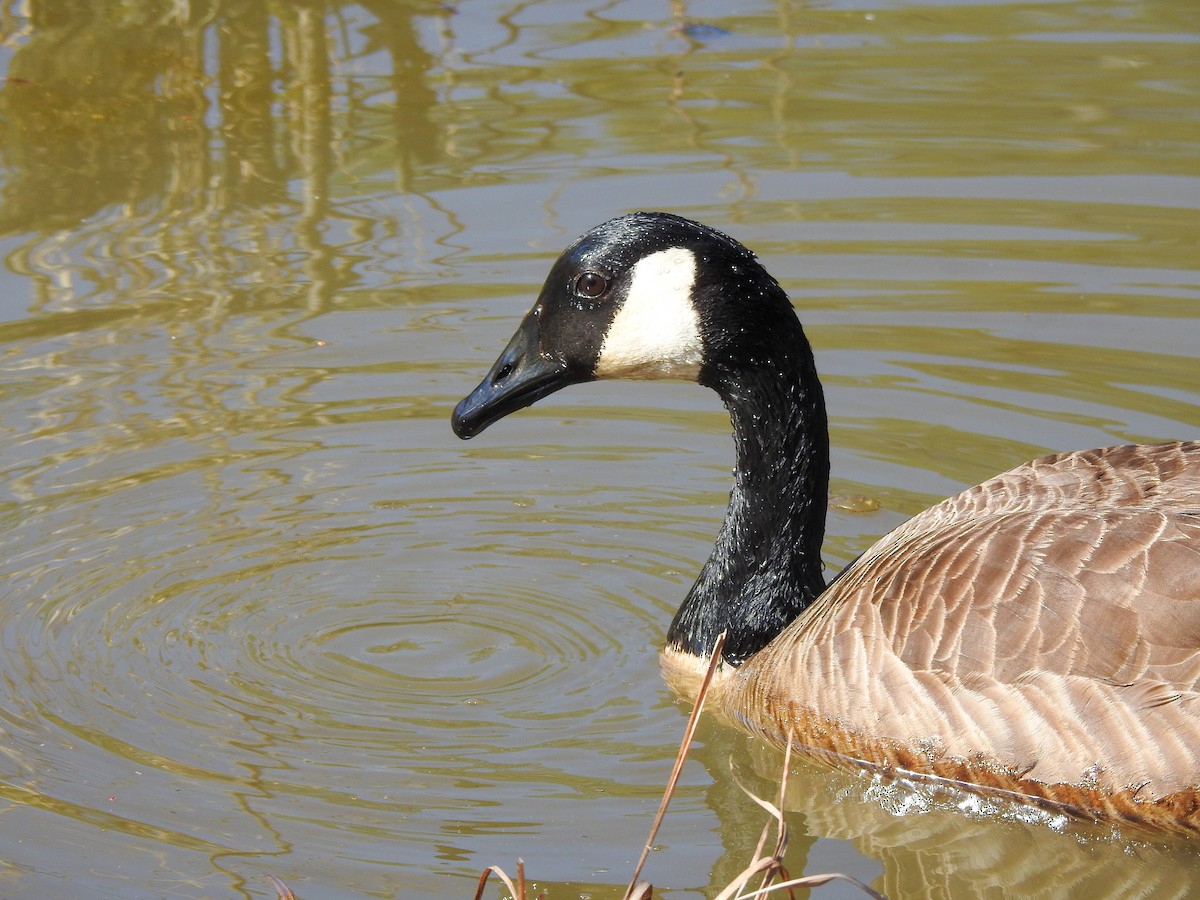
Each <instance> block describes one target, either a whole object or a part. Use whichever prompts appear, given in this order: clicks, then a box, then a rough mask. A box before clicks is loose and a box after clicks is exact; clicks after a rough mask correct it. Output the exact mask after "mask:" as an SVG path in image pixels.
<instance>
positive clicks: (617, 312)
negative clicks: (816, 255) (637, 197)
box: [452, 213, 798, 439]
mask: <svg viewBox="0 0 1200 900" xmlns="http://www.w3.org/2000/svg"><path fill="white" fill-rule="evenodd" d="M780 322H783V323H784V325H785V326H786V327H787V329H788V331H789V333H790V331H791V330H796V329H798V323H797V322H796V317H795V313H794V312H793V311H792V308H791V305H790V303H789V302H788V299H787V296H786V295H785V294H784V292H783V291H782V289H781V288H780V287H779V285H778V284H777V283H776V282H775V280H774V279H773V278H771V276H770V275H768V274H767V272H766V271H765V270H764V269H763V268H762V266H761V265H759V263H758V261H757V260H756V259H755V258H754V254H752V253H751V252H750V251H749V250H747V249H746V248H745V247H743V246H742V245H741V244H739V243H738V242H737V241H735V240H733V239H732V238H730V237H728V236H726V235H724V234H721V233H720V232H719V231H715V230H713V229H711V228H708V227H707V226H704V225H701V224H699V223H697V222H692V221H689V220H688V219H683V218H680V217H679V216H673V215H670V214H668V213H632V214H630V215H626V216H621V217H619V218H616V219H612V220H611V221H608V222H605V223H604V224H603V225H599V226H597V227H596V228H593V229H592V230H591V231H589V232H588V233H587V234H585V235H584V236H583V237H581V238H580V239H579V240H578V241H576V242H575V243H574V244H572V245H571V246H570V247H568V248H567V249H566V250H565V251H564V252H563V254H562V255H561V256H560V257H559V258H558V260H557V262H555V264H554V266H553V268H551V270H550V274H549V276H548V277H547V278H546V283H545V284H544V285H543V287H542V291H541V294H540V295H539V296H538V299H537V302H536V303H535V304H534V305H533V309H531V310H530V311H529V313H528V314H527V315H526V316H525V318H524V320H523V321H522V322H521V325H520V327H519V328H518V329H517V332H516V334H514V335H513V337H512V340H510V341H509V343H508V346H507V347H506V348H505V349H504V352H503V353H501V354H500V357H499V359H497V360H496V362H495V364H494V365H493V366H492V368H491V371H489V372H488V374H487V376H486V377H485V378H484V380H483V381H482V382H481V383H480V384H479V386H478V387H477V388H476V389H475V390H474V391H472V392H471V394H470V395H469V396H468V397H466V398H465V399H464V400H463V401H462V402H461V403H459V404H458V406H457V407H456V408H455V410H454V416H453V418H452V425H453V428H454V433H455V434H457V435H458V436H459V437H460V438H464V439H466V438H470V437H474V436H475V435H477V434H479V432H481V431H483V430H484V429H485V428H487V427H488V426H489V425H491V424H492V423H493V422H495V421H497V420H499V419H501V418H503V417H504V416H507V415H508V414H509V413H513V412H516V411H517V410H519V409H523V408H524V407H526V406H530V405H531V404H533V403H536V402H537V401H538V400H540V399H541V398H543V397H545V396H547V395H549V394H552V393H554V392H555V391H557V390H559V389H560V388H563V387H566V386H567V385H569V384H578V383H581V382H585V381H592V380H594V379H598V378H686V379H691V380H696V381H699V382H700V383H701V384H706V385H709V386H711V387H714V388H716V389H717V390H718V391H720V390H721V385H722V383H723V382H724V381H725V380H726V379H727V378H728V377H729V376H730V374H731V373H734V372H736V371H738V370H740V369H744V368H745V367H747V366H760V365H761V366H765V365H769V360H768V359H767V358H766V356H767V354H765V353H764V351H763V348H765V347H768V346H771V347H774V346H777V345H778V343H779V338H780V336H781V335H780V331H779V323H780ZM788 323H790V324H788Z"/></svg>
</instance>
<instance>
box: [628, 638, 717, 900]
mask: <svg viewBox="0 0 1200 900" xmlns="http://www.w3.org/2000/svg"><path fill="white" fill-rule="evenodd" d="M724 646H725V632H724V631H722V632H721V633H720V634H719V635H717V640H716V643H715V644H713V649H712V654H711V655H710V656H709V658H708V670H707V671H706V672H705V673H704V681H702V682H701V683H700V690H699V691H697V692H696V705H695V706H693V707H692V714H691V715H690V716H689V717H688V723H687V727H686V728H684V730H683V740H682V741H680V742H679V752H678V753H676V754H675V765H674V767H673V768H672V769H671V777H670V778H669V779H668V780H667V789H666V790H665V791H663V798H662V802H660V803H659V804H658V813H657V814H656V815H655V816H654V824H653V825H651V826H650V836H649V837H647V838H646V845H645V846H644V847H642V855H641V857H639V858H638V861H637V865H636V866H635V867H634V869H633V877H632V878H630V879H629V887H628V888H627V889H626V891H625V900H633V891H634V887H635V886H636V885H637V883H638V876H639V875H641V874H642V866H644V865H645V864H646V857H648V856H649V855H650V849H651V847H653V846H654V838H655V835H657V834H658V828H659V826H660V825H662V820H663V816H665V815H666V814H667V806H668V805H669V804H670V802H671V797H672V796H674V794H675V785H676V784H678V783H679V775H680V773H681V772H682V771H683V763H684V760H686V759H687V755H688V750H689V749H690V748H691V746H692V738H693V737H694V736H695V734H696V726H697V725H698V724H699V723H700V711H701V710H702V709H704V698H705V697H707V696H708V688H709V685H711V684H712V679H713V674H714V673H715V672H716V671H717V665H718V664H719V663H720V661H721V650H722V649H723V648H724Z"/></svg>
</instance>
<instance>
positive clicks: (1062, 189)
mask: <svg viewBox="0 0 1200 900" xmlns="http://www.w3.org/2000/svg"><path fill="white" fill-rule="evenodd" d="M693 6H694V8H692V7H693ZM1183 9H1184V7H1182V6H1179V5H1167V4H1157V5H1156V4H1131V3H1122V2H1117V0H1114V2H1111V3H1104V4H1101V5H1099V6H1097V5H1096V4H1083V3H1077V2H1063V3H1058V4H1054V5H1053V6H1050V7H1048V6H1042V7H1031V6H1028V5H1020V4H1010V3H1005V2H995V3H970V4H955V3H942V4H933V5H928V6H922V5H919V4H901V3H877V4H874V5H871V6H870V7H869V8H868V7H861V6H860V7H856V6H853V5H847V4H834V5H828V4H827V5H825V6H816V7H812V6H805V7H796V6H795V5H794V4H788V3H779V4H770V3H766V2H763V3H758V4H751V5H750V6H749V7H747V8H744V9H740V10H739V12H738V15H737V16H733V17H729V18H723V17H720V16H718V15H714V16H710V15H709V13H710V12H712V10H711V9H708V8H703V9H702V8H701V7H700V6H698V5H693V4H677V5H675V6H673V7H672V8H671V10H670V11H669V13H668V12H663V11H658V10H653V11H652V10H649V9H648V8H646V9H643V8H642V7H641V6H640V5H638V4H615V5H614V4H605V3H600V4H597V3H593V2H588V0H579V2H575V0H572V2H567V3H556V4H544V3H542V4H538V3H511V2H504V0H485V2H479V3H474V4H472V5H471V9H470V10H469V11H468V10H467V9H466V8H465V7H463V8H458V7H456V6H454V5H446V4H438V3H424V2H414V3H405V4H392V3H361V4H357V5H345V4H316V3H307V2H305V3H292V4H267V3H263V2H259V0H227V2H216V0H209V2H196V3H183V4H181V3H166V2H163V3H157V2H145V3H138V4H129V3H119V2H116V0H105V2H101V3H91V4H78V3H74V2H66V0H58V2H50V0H41V2H39V0H28V2H24V3H18V2H15V0H13V2H0V64H2V68H3V71H2V73H0V74H2V75H3V76H4V77H3V81H2V82H0V248H2V250H3V254H4V261H5V265H4V266H3V267H2V268H0V431H2V432H3V438H4V446H5V448H6V449H5V452H4V455H3V459H2V463H0V468H2V471H3V476H4V477H3V482H2V483H3V485H4V488H3V490H2V491H0V522H2V524H3V526H4V527H3V531H2V532H0V533H2V535H3V536H2V537H0V579H2V583H3V585H4V594H3V603H2V605H0V641H2V642H3V644H2V646H3V653H2V654H0V734H2V740H0V835H3V837H4V844H5V846H6V847H7V848H8V850H7V852H6V854H5V859H4V861H3V863H0V893H3V894H4V896H13V897H16V896H31V897H36V896H56V897H67V898H69V897H76V896H77V897H85V896H86V897H93V896H97V895H99V896H162V895H170V896H195V897H207V896H229V895H233V896H247V897H269V896H273V889H272V888H271V886H270V884H269V882H268V881H267V879H266V877H265V873H267V872H272V873H274V874H276V875H278V876H280V877H282V878H284V879H285V880H286V881H287V882H288V883H289V884H290V885H291V886H292V887H293V888H294V889H295V890H296V891H297V892H298V894H299V895H300V896H304V897H335V896H392V895H394V894H396V893H397V892H401V893H407V892H411V893H413V894H414V895H440V896H469V895H470V893H471V892H472V891H473V890H474V888H473V883H474V878H475V875H476V873H477V872H478V871H479V870H480V869H482V868H483V867H484V866H485V865H489V864H492V863H499V864H504V865H506V866H511V864H512V861H513V860H514V859H515V858H516V857H517V856H523V857H525V858H526V859H527V860H528V867H529V871H530V873H531V875H532V876H534V877H536V878H537V879H538V883H539V885H541V886H547V885H549V886H551V887H552V888H553V892H554V894H555V896H558V895H560V894H561V895H563V896H582V895H589V896H592V897H605V896H613V897H615V896H619V894H620V891H621V887H620V886H621V885H622V884H623V882H624V879H625V878H626V877H627V875H628V872H629V869H630V866H631V863H632V860H633V859H634V858H635V857H636V854H637V852H638V850H639V848H640V841H641V836H642V835H643V834H644V833H645V831H646V829H647V828H648V824H649V817H650V815H651V813H652V811H653V808H654V806H655V804H656V803H657V795H658V791H659V789H660V786H661V784H662V782H663V779H664V778H665V775H666V773H667V771H668V770H669V765H670V758H671V757H672V755H673V753H674V749H675V743H676V740H677V737H676V736H677V734H678V732H679V730H680V728H681V727H682V721H683V720H682V716H681V714H680V711H679V710H678V709H677V708H676V707H675V705H674V704H673V702H672V701H671V699H670V698H669V696H668V694H667V691H666V689H665V687H664V686H663V685H662V684H661V682H660V681H659V678H658V674H657V661H656V658H655V652H654V650H655V647H656V646H657V643H658V642H659V641H660V640H661V636H662V634H663V632H664V630H665V628H666V624H667V622H668V621H669V619H670V616H671V613H672V611H673V609H674V606H675V604H676V603H677V602H678V600H679V599H680V598H681V597H682V596H683V594H684V593H685V592H686V589H687V587H688V584H689V583H690V580H691V578H692V577H693V576H694V573H695V571H696V569H697V567H698V564H699V562H700V561H701V560H702V559H703V558H704V557H705V556H706V554H707V550H708V546H709V542H710V541H711V539H712V535H713V534H714V532H715V530H716V526H717V521H718V519H719V517H720V514H721V511H722V508H723V503H724V499H725V496H726V492H727V490H728V465H729V459H730V446H729V437H728V423H727V421H726V419H725V417H724V415H723V413H722V412H721V411H720V410H719V408H718V406H717V404H716V401H715V400H714V399H713V398H712V397H709V396H707V395H706V394H705V393H704V392H701V391H698V390H696V389H695V388H694V387H691V386H687V385H675V386H672V385H646V386H637V385H634V386H630V385H624V386H619V385H609V386H601V385H594V386H590V387H586V388H580V389H579V390H578V391H576V392H575V393H573V394H571V395H570V396H563V397H561V398H555V399H553V400H551V401H548V402H546V403H545V404H543V405H541V406H540V407H539V408H538V409H536V410H530V411H528V412H526V413H523V414H522V415H521V416H518V417H516V418H513V419H511V420H508V421H506V422H505V423H503V424H502V426H497V427H496V428H494V429H492V430H491V431H489V432H488V434H487V435H486V436H485V437H484V438H481V439H479V440H477V441H473V442H472V443H471V444H469V445H464V444H460V443H459V442H457V441H455V440H454V439H453V437H452V436H451V435H450V433H449V429H448V423H447V417H448V414H449V410H450V408H451V406H452V405H453V403H454V401H455V400H457V399H458V397H459V396H461V395H462V394H463V393H464V392H465V391H466V390H467V389H469V388H470V387H471V386H472V385H473V384H474V383H475V382H476V381H477V380H478V377H479V375H480V373H481V372H482V371H483V370H484V369H485V368H486V366H487V365H488V364H490V361H491V359H492V358H493V357H494V355H495V352H496V350H497V349H498V347H499V346H500V344H501V343H502V342H503V341H504V340H505V338H506V336H507V335H508V334H509V333H510V332H511V330H512V326H513V324H514V322H515V320H516V318H517V317H518V316H519V315H520V314H521V313H522V312H523V311H524V309H526V308H527V307H528V305H529V302H530V299H531V297H532V295H533V294H534V292H535V291H536V289H537V286H538V284H540V282H541V281H542V279H543V278H544V277H545V273H546V269H547V268H548V265H549V262H550V260H551V259H552V258H553V257H554V256H555V255H556V254H557V252H558V250H559V249H560V248H561V246H562V245H563V244H565V243H566V242H567V241H568V240H570V239H571V238H572V237H574V236H575V235H576V234H577V233H579V232H581V231H583V230H584V229H586V228H587V227H589V226H591V225H593V224H595V223H596V222H598V221H601V220H603V219H605V218H608V217H609V216H611V215H613V214H615V213H618V212H623V211H625V210H628V209H632V208H638V207H641V208H646V207H656V208H667V209H671V210H673V211H676V212H680V213H683V214H686V215H690V216H693V217H696V218H701V219H704V220H706V221H709V222H711V223H712V224H714V225H716V226H718V227H723V228H725V229H727V230H730V231H731V232H733V233H734V234H735V235H736V236H737V237H739V238H741V239H742V240H744V241H745V242H746V243H748V244H749V245H750V246H752V247H754V248H755V249H756V250H757V251H758V252H759V253H760V255H761V256H763V257H764V259H765V260H766V262H767V264H768V267H769V268H770V269H771V271H772V272H773V273H774V274H775V275H777V276H778V277H779V278H780V279H781V280H782V281H783V283H784V284H785V285H786V286H787V287H788V289H789V291H790V292H791V293H792V296H793V298H794V300H795V302H796V305H797V307H798V308H799V309H800V310H801V314H802V317H803V319H804V321H805V323H806V326H807V328H808V331H809V334H810V336H811V338H812V340H813V342H814V345H815V346H816V351H817V359H818V364H819V366H820V368H821V371H822V373H823V375H824V378H825V381H826V385H827V390H828V396H829V405H830V410H831V413H832V416H833V419H832V428H833V444H834V452H835V457H834V492H835V493H838V494H844V495H860V496H862V497H865V498H868V500H870V501H877V502H878V503H879V504H880V505H881V507H882V508H881V509H880V510H879V511H878V512H873V513H866V514H863V513H857V514H856V513H854V512H852V511H848V510H845V509H835V510H833V511H832V512H831V519H830V536H829V541H828V544H827V549H826V555H827V561H828V563H829V566H830V567H831V568H834V567H838V566H840V565H841V564H843V563H845V562H846V561H848V560H849V559H850V558H852V557H853V556H854V555H856V554H857V553H858V552H860V551H861V550H862V549H863V548H864V547H865V546H866V545H867V544H868V543H869V542H870V540H871V539H872V538H873V537H875V536H876V535H878V534H880V533H882V532H884V531H886V530H887V529H888V528H890V527H891V526H893V525H895V524H897V523H898V522H899V521H901V520H902V519H903V518H904V517H906V516H907V515H910V514H912V513H914V512H916V511H917V510H919V509H920V508H921V507H922V506H924V505H925V504H927V503H929V502H931V501H932V500H935V499H937V498H939V497H941V496H944V495H946V494H948V493H951V492H953V491H955V490H957V489H959V488H961V487H962V486H964V485H965V484H969V483H974V482H977V481H979V480H981V479H983V478H985V477H987V476H989V475H991V474H993V473H995V472H997V471H1000V470H1002V469H1005V468H1008V467H1010V466H1011V465H1013V464H1015V463H1016V462H1019V461H1021V460H1023V459H1025V458H1027V457H1029V456H1032V455H1034V454H1036V453H1040V452H1042V451H1044V450H1048V449H1066V448H1076V447H1089V446H1096V445H1100V444H1106V443H1113V442H1117V441H1122V440H1133V439H1156V438H1162V439H1166V438H1177V437H1189V436H1195V435H1196V434H1197V433H1198V431H1200V390H1198V388H1197V377H1196V375H1197V365H1196V352H1195V347H1196V345H1197V339H1198V338H1200V314H1198V313H1197V309H1200V306H1198V305H1197V299H1200V287H1198V284H1200V280H1198V279H1197V275H1196V260H1195V252H1194V251H1195V242H1194V238H1193V236H1194V234H1195V233H1196V231H1197V226H1198V225H1200V181H1198V180H1197V177H1196V172H1195V163H1194V161H1195V159H1196V158H1197V154H1198V152H1200V146H1198V145H1200V132H1198V130H1197V124H1196V118H1195V115H1194V111H1195V101H1196V95H1197V93H1198V92H1200V87H1198V85H1200V81H1198V76H1200V69H1198V67H1197V63H1196V54H1195V52H1194V49H1195V45H1196V42H1197V40H1198V39H1200V31H1198V30H1197V23H1196V21H1195V17H1194V16H1191V15H1188V14H1185V13H1184V12H1183ZM686 26H705V27H686ZM874 505H875V504H874V502H867V503H864V504H861V506H862V508H865V509H873V508H874ZM702 738H703V739H702V741H701V744H702V745H701V746H700V747H698V748H697V751H696V754H695V756H694V758H693V762H692V763H690V764H689V767H688V768H687V769H686V770H685V787H684V789H683V792H682V793H681V795H680V796H679V798H678V799H677V801H676V804H675V807H674V808H673V810H672V813H671V816H670V817H669V818H668V821H667V825H666V826H665V829H664V831H663V833H662V835H661V843H662V852H659V853H656V854H654V855H653V856H652V859H651V862H650V866H649V868H648V870H647V872H646V875H647V877H649V878H650V879H651V880H653V881H654V883H655V884H656V886H658V887H659V888H660V889H664V888H665V889H669V890H670V892H671V893H672V895H677V896H705V895H711V894H713V893H715V892H716V889H717V888H718V886H720V885H723V884H724V883H725V882H727V881H728V880H729V879H731V878H732V877H733V876H734V875H735V874H736V873H737V872H738V871H740V869H741V867H742V866H743V865H744V864H745V862H746V861H747V859H748V855H749V853H750V851H751V850H752V848H753V846H754V843H755V841H756V840H757V836H758V832H759V829H760V827H761V824H762V817H761V811H760V810H759V809H758V808H757V807H756V806H754V805H753V804H752V803H750V802H749V801H747V800H745V798H744V797H743V795H742V794H741V792H740V790H739V789H738V788H737V787H736V784H735V783H734V781H733V778H732V777H731V774H730V758H731V757H732V758H733V759H734V766H735V768H737V770H738V772H739V774H740V776H741V777H743V778H746V779H749V780H750V781H752V782H753V786H755V787H756V789H757V790H758V791H759V792H760V793H763V794H764V795H770V794H771V793H772V791H773V788H772V787H771V785H772V783H773V782H774V781H775V778H776V775H777V769H778V765H779V760H778V759H777V757H775V756H774V755H772V754H771V753H769V752H768V751H765V750H764V749H763V748H760V747H758V746H756V745H755V744H754V743H753V742H752V741H750V740H749V739H748V738H746V737H744V736H742V735H739V734H734V733H730V732H727V731H724V730H722V729H720V728H718V727H716V726H715V725H710V726H707V727H706V729H705V730H704V731H703V732H702ZM791 785H792V787H791V790H790V792H789V804H790V805H791V806H792V807H793V808H794V811H793V813H792V819H793V821H792V827H793V836H792V844H791V848H790V850H789V860H788V862H789V866H790V867H791V869H792V870H793V871H794V872H796V873H800V872H803V871H807V872H818V871H824V870H829V869H841V870H844V871H849V872H851V873H852V874H855V875H857V876H859V877H861V878H863V879H864V880H873V882H874V884H875V886H876V887H877V888H880V889H882V890H885V891H886V892H888V893H889V894H890V895H892V896H896V897H906V896H913V897H920V896H930V897H943V896H953V897H965V896H973V895H987V894H989V893H993V892H999V891H1003V890H1005V889H1008V890H1010V891H1017V890H1018V888H1017V887H1007V888H1006V887H1005V886H1019V893H1020V894H1021V895H1022V896H1055V895H1063V894H1065V893H1067V892H1069V891H1075V892H1077V893H1079V894H1080V895H1083V893H1084V892H1086V895H1087V896H1096V897H1100V896H1113V897H1117V896H1126V895H1128V893H1130V892H1131V891H1133V890H1134V889H1135V887H1138V888H1142V887H1144V888H1145V889H1146V890H1147V892H1150V891H1151V890H1153V891H1156V892H1157V895H1158V896H1175V895H1180V896H1182V895H1184V894H1185V893H1186V887H1187V884H1188V882H1189V874H1190V873H1191V872H1193V871H1194V869H1195V865H1196V860H1195V849H1194V847H1193V846H1192V845H1191V843H1189V842H1186V841H1171V842H1157V841H1154V840H1150V839H1148V838H1146V837H1145V836H1143V835H1135V836H1128V835H1116V836H1114V835H1111V834H1107V833H1100V832H1097V831H1096V830H1095V829H1093V830H1092V831H1089V830H1088V829H1087V827H1085V826H1080V825H1068V826H1062V827H1059V826H1057V825H1055V824H1054V823H1049V824H1047V823H1045V822H1034V823H1028V822H1023V821H1020V820H1019V819H1018V818H1014V817H1011V816H998V815H984V814H981V813H980V812H979V811H967V812H963V811H961V810H957V809H947V808H945V806H946V805H945V804H942V805H938V804H937V803H932V804H931V803H926V802H925V800H924V799H922V798H920V797H919V796H917V797H916V798H915V799H914V798H913V797H908V796H904V795H895V794H886V792H882V793H884V795H883V796H881V790H880V789H879V788H877V787H873V786H872V785H871V784H870V783H869V782H867V781H864V780H863V779H862V778H861V777H858V776H850V775H846V774H844V773H829V772H825V771H823V770H821V769H819V768H818V767H815V766H811V765H808V764H806V763H799V764H798V765H797V771H796V773H795V775H794V776H793V778H792V782H791ZM33 835H36V839H34V838H33V837H31V836H33ZM1131 859H1134V860H1138V861H1140V862H1141V863H1142V865H1139V866H1137V867H1135V869H1136V871H1137V872H1138V873H1139V874H1138V875H1137V876H1136V877H1137V878H1138V879H1139V880H1138V881H1137V883H1136V886H1135V885H1133V883H1132V882H1131V881H1130V879H1131V878H1134V877H1135V876H1134V875H1132V874H1130V873H1131V868H1130V866H1129V861H1130V860H1131Z"/></svg>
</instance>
